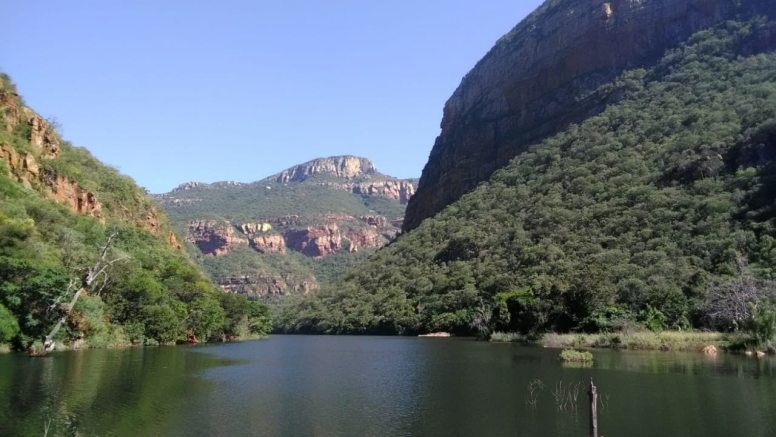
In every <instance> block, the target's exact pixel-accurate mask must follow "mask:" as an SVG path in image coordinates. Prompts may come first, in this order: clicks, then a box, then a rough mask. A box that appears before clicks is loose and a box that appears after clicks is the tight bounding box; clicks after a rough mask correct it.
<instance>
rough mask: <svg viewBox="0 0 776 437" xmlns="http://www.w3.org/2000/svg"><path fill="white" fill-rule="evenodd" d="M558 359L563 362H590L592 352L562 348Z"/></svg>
mask: <svg viewBox="0 0 776 437" xmlns="http://www.w3.org/2000/svg"><path fill="white" fill-rule="evenodd" d="M560 359H561V360H563V361H565V362H573V363H590V362H592V361H593V354H591V353H590V352H588V351H578V350H574V349H564V350H563V352H561V353H560Z"/></svg>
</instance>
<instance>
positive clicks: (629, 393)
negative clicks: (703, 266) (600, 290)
mask: <svg viewBox="0 0 776 437" xmlns="http://www.w3.org/2000/svg"><path fill="white" fill-rule="evenodd" d="M558 354H559V351H557V350H550V349H541V348H528V347H519V346H515V345H494V344H488V343H480V342H475V341H469V340H466V339H417V338H395V337H305V336H288V337H287V336H275V337H273V338H272V339H271V340H269V341H259V342H247V343H236V344H227V345H219V346H207V347H197V348H180V347H176V348H150V349H130V350H95V351H82V352H75V353H60V354H54V355H53V356H52V357H49V358H39V359H30V358H28V357H26V356H18V355H2V356H0V435H2V436H13V437H15V436H40V435H43V424H44V421H46V420H48V419H51V420H52V432H50V433H49V436H52V435H56V436H69V435H73V436H74V435H97V436H118V437H123V436H165V437H167V436H173V437H175V436H186V437H198V436H203V437H204V436H224V437H226V436H229V437H240V436H269V437H285V436H290V437H299V436H303V437H304V436H321V437H328V436H358V437H361V436H366V437H370V436H423V437H426V436H429V437H433V436H440V437H441V436H445V437H447V436H489V437H490V436H494V437H499V436H561V437H571V436H580V437H581V436H585V435H586V432H587V422H586V421H587V409H586V405H585V399H586V398H585V396H584V393H581V394H578V395H577V397H578V400H577V402H576V404H575V405H574V407H572V406H570V405H565V406H564V407H562V408H559V406H558V404H557V402H556V401H555V400H554V397H553V394H552V391H553V390H554V389H556V387H557V386H556V384H558V383H562V384H563V386H564V387H568V386H569V384H573V383H578V382H580V381H584V383H583V384H586V382H587V381H589V378H590V377H593V378H595V381H596V384H597V385H598V387H599V393H600V394H601V397H602V399H604V400H605V402H606V404H605V405H602V406H601V409H600V419H599V422H600V428H601V431H602V434H603V435H606V436H618V435H619V436H629V437H641V436H644V437H646V436H655V435H661V436H682V437H688V436H689V437H694V436H698V437H701V436H703V437H708V436H733V435H746V436H747V437H750V436H751V437H766V436H770V437H772V436H773V435H776V423H774V422H776V421H774V417H773V415H774V412H775V411H776V372H775V370H776V369H775V367H776V363H774V360H772V359H756V358H751V357H744V356H732V355H719V356H716V357H708V356H704V355H700V354H674V353H664V352H615V351H594V355H595V358H596V361H595V362H594V364H593V365H592V366H591V367H570V366H565V365H564V364H562V363H561V362H560V361H559V359H558ZM535 379H540V380H542V381H543V382H544V384H545V388H544V389H543V390H542V391H541V392H540V393H539V394H538V396H537V402H536V403H535V405H531V404H529V403H528V402H526V397H527V386H528V383H529V382H531V381H533V380H535ZM76 433H78V434H76Z"/></svg>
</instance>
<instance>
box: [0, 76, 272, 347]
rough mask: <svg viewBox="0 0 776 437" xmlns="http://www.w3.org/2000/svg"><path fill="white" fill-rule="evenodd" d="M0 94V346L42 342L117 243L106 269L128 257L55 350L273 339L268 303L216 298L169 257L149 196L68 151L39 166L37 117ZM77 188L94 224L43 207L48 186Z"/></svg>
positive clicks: (182, 261) (79, 307) (12, 95)
mask: <svg viewBox="0 0 776 437" xmlns="http://www.w3.org/2000/svg"><path fill="white" fill-rule="evenodd" d="M0 92H2V97H3V99H2V107H1V108H0V109H2V110H0V146H2V147H3V150H4V153H6V155H0V158H3V156H5V158H6V159H5V160H0V344H3V343H6V344H11V345H12V346H13V347H15V348H18V349H26V348H28V347H30V345H31V344H33V342H36V341H40V340H42V339H43V337H44V336H45V335H46V334H47V333H48V330H50V329H51V327H52V325H53V324H54V323H55V321H56V320H57V319H59V318H60V317H61V316H62V314H63V313H64V314H66V313H67V310H68V308H63V305H62V304H63V303H64V302H67V301H69V300H70V295H72V291H73V290H72V289H70V290H69V287H70V286H71V285H73V283H71V280H74V279H76V280H77V279H78V278H80V277H81V276H82V274H83V271H84V269H85V268H86V267H88V266H90V265H92V264H94V262H95V260H97V259H98V258H99V257H100V248H101V247H103V246H104V245H105V244H106V241H107V238H108V235H110V234H113V233H116V234H117V236H116V238H115V240H114V242H113V243H114V244H112V245H111V247H110V251H111V259H115V258H124V259H122V260H121V261H120V262H117V263H115V264H114V265H112V266H111V268H110V269H109V270H108V271H107V272H108V275H107V276H106V277H105V278H100V280H99V281H98V283H97V284H96V285H95V287H92V288H90V289H88V290H87V292H86V293H85V294H84V295H82V296H81V297H80V298H79V299H78V301H77V303H76V305H75V307H74V308H72V312H70V314H69V316H68V320H67V325H66V329H63V330H61V331H60V332H59V336H58V337H57V338H56V339H55V340H56V341H57V342H59V343H65V344H68V343H72V342H74V341H76V340H83V342H84V343H85V345H86V346H120V345H129V344H143V343H145V344H156V343H167V342H175V341H182V340H186V339H187V338H192V337H196V338H197V339H199V340H200V341H203V340H208V339H215V338H231V337H237V336H242V337H249V336H261V335H266V334H267V333H268V332H269V330H270V320H269V314H268V310H267V308H266V307H265V306H264V305H261V304H259V303H255V302H249V301H247V300H246V299H245V297H243V296H237V295H231V294H227V293H224V292H222V291H221V290H220V289H218V288H217V287H216V286H215V285H214V284H213V283H212V282H211V281H210V280H209V279H208V278H207V277H205V276H204V275H203V274H202V273H201V272H200V271H199V269H198V268H197V267H196V266H195V265H194V263H192V261H191V260H190V259H189V258H188V257H187V256H186V255H185V253H184V252H182V251H181V250H180V248H176V247H175V243H174V234H173V233H172V228H171V227H170V226H169V224H168V223H167V219H166V217H165V216H164V214H163V213H162V212H161V211H160V209H159V208H158V207H157V206H156V205H155V204H154V202H153V200H151V199H150V198H149V197H148V196H147V194H146V193H145V190H143V189H142V188H140V187H138V186H137V185H136V184H135V183H134V181H132V180H131V179H130V178H128V177H126V176H123V175H121V174H120V173H119V172H118V171H116V170H115V169H113V168H111V167H108V166H105V165H103V164H102V163H100V162H99V161H97V160H96V159H95V158H93V157H92V156H91V155H90V154H89V152H88V151H87V150H85V149H82V148H76V147H73V146H72V145H71V144H69V143H67V142H65V141H60V140H58V139H57V141H56V142H57V144H58V151H57V153H56V154H53V155H52V156H43V154H42V153H39V150H37V149H36V147H35V146H34V145H33V144H31V138H32V130H33V128H34V125H32V124H31V122H30V120H31V119H29V116H30V114H34V113H32V112H31V111H30V110H29V109H27V108H26V107H25V106H24V104H23V102H22V100H21V98H19V97H18V95H17V94H16V90H15V87H14V86H13V84H12V83H11V81H10V78H8V77H7V76H6V75H3V77H2V85H1V87H0ZM25 114H26V115H25ZM6 126H8V127H9V129H4V128H5V127H6ZM47 128H51V129H53V128H54V127H53V126H48V127H47ZM51 134H53V135H57V137H58V134H56V133H51ZM47 135H48V134H47ZM11 156H22V157H28V158H30V159H33V160H34V161H24V162H26V163H29V162H36V164H35V167H34V168H33V164H24V165H19V164H18V162H17V163H16V165H15V166H14V164H13V161H14V159H15V158H9V157H11ZM25 159H26V158H25ZM21 182H24V185H27V186H26V187H25V186H24V185H23V184H22V183H21ZM74 187H77V189H78V190H83V192H86V191H87V190H88V192H89V193H91V194H92V195H93V196H94V198H96V199H97V201H98V202H100V203H101V213H100V217H99V219H98V217H95V216H90V215H87V214H82V213H79V212H74V211H73V210H72V208H71V207H69V206H67V204H66V203H62V202H55V201H54V200H52V199H51V196H52V195H51V193H52V190H53V189H54V188H58V189H60V191H61V192H65V191H66V189H70V190H76V188H74ZM76 197H77V196H76ZM171 240H173V241H171ZM76 283H77V281H76Z"/></svg>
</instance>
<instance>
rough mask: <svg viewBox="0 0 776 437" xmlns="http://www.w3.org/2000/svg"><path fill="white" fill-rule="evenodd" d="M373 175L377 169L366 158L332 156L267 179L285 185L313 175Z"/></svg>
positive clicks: (340, 176) (300, 165)
mask: <svg viewBox="0 0 776 437" xmlns="http://www.w3.org/2000/svg"><path fill="white" fill-rule="evenodd" d="M375 173H377V167H375V165H374V163H372V161H370V160H368V159H366V158H358V157H355V156H332V157H331V158H320V159H315V160H312V161H309V162H305V163H304V164H299V165H296V166H293V167H291V168H289V169H286V170H283V171H282V172H280V173H278V174H276V175H274V176H270V177H269V178H268V179H269V180H274V181H276V182H280V183H285V182H301V181H304V180H305V179H307V178H308V177H310V176H312V175H315V174H328V175H332V176H336V177H338V178H344V179H352V178H355V177H358V176H364V175H371V174H375Z"/></svg>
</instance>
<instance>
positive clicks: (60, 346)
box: [0, 334, 270, 355]
mask: <svg viewBox="0 0 776 437" xmlns="http://www.w3.org/2000/svg"><path fill="white" fill-rule="evenodd" d="M269 337H270V336H269V334H267V335H263V336H250V337H247V338H235V339H233V340H229V341H200V342H197V343H188V342H185V341H184V342H180V343H178V342H170V343H158V344H132V343H121V344H109V345H106V346H90V345H87V344H84V345H82V346H80V347H74V346H73V344H72V343H70V344H67V345H66V344H64V343H59V342H57V343H56V347H55V348H54V350H52V351H51V352H49V354H50V353H56V352H73V351H81V350H89V349H131V348H153V347H172V346H197V345H208V344H210V345H214V344H227V343H241V342H244V341H255V340H266V339H268V338H269ZM17 353H18V354H27V353H28V351H26V350H21V351H17V350H13V349H12V348H11V345H9V344H6V343H0V354H17ZM47 355H48V354H47Z"/></svg>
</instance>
